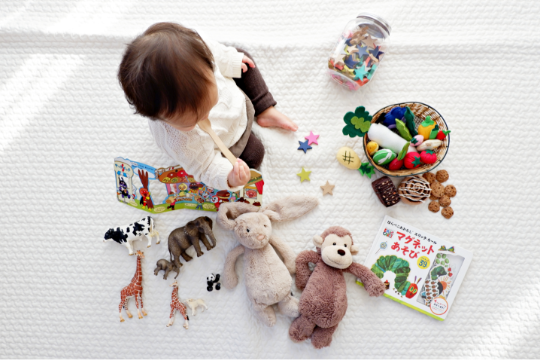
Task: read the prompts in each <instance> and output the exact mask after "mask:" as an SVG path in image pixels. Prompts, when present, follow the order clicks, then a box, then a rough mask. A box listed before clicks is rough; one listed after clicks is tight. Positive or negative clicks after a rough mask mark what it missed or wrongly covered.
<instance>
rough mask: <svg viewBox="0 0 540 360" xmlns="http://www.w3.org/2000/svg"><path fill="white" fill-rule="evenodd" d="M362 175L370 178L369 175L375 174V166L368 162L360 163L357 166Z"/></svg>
mask: <svg viewBox="0 0 540 360" xmlns="http://www.w3.org/2000/svg"><path fill="white" fill-rule="evenodd" d="M358 171H360V174H361V175H362V176H367V177H368V178H370V179H371V175H373V174H375V168H374V167H373V165H371V164H370V163H369V162H365V163H362V165H360V167H359V168H358Z"/></svg>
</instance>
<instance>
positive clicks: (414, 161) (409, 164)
mask: <svg viewBox="0 0 540 360" xmlns="http://www.w3.org/2000/svg"><path fill="white" fill-rule="evenodd" d="M403 162H404V164H405V167H406V168H407V169H414V168H417V167H419V166H420V165H421V164H422V162H421V161H420V155H419V154H418V153H415V152H410V153H407V155H405V158H404V159H403Z"/></svg>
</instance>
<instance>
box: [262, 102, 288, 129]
mask: <svg viewBox="0 0 540 360" xmlns="http://www.w3.org/2000/svg"><path fill="white" fill-rule="evenodd" d="M257 123H258V124H259V125H260V126H262V127H272V126H274V127H279V128H282V129H285V130H291V131H296V130H298V125H296V124H295V123H294V122H292V120H291V119H289V118H288V117H287V116H286V115H284V114H282V113H280V112H279V111H277V110H276V108H274V107H273V106H270V107H269V108H268V109H266V110H264V111H263V112H262V113H260V114H259V116H257Z"/></svg>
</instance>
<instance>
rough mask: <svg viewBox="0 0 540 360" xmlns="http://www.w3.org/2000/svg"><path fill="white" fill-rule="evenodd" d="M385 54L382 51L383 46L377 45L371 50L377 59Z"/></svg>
mask: <svg viewBox="0 0 540 360" xmlns="http://www.w3.org/2000/svg"><path fill="white" fill-rule="evenodd" d="M381 54H384V53H383V52H381V47H380V46H376V47H375V49H373V50H371V55H373V56H374V57H375V58H376V59H377V60H379V55H381Z"/></svg>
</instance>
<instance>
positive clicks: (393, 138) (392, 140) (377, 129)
mask: <svg viewBox="0 0 540 360" xmlns="http://www.w3.org/2000/svg"><path fill="white" fill-rule="evenodd" d="M368 137H369V139H370V140H372V141H375V142H376V143H377V144H379V146H381V147H383V148H385V149H390V150H392V151H393V152H394V153H396V154H398V153H399V152H400V151H401V149H403V146H404V145H405V144H408V143H409V142H408V141H407V140H405V139H404V138H402V137H401V136H399V135H398V134H396V133H394V132H393V131H392V130H390V129H389V128H387V127H386V126H384V125H382V124H377V123H374V124H371V127H370V128H369V131H368ZM408 151H413V152H417V151H416V149H415V148H414V146H409V149H408Z"/></svg>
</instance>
